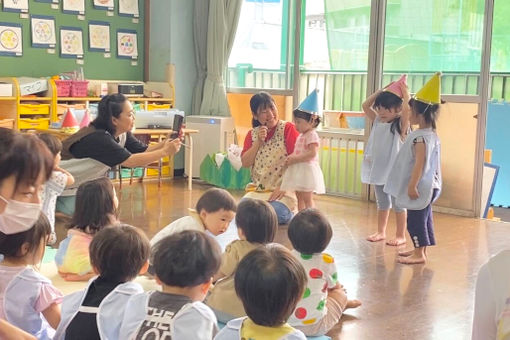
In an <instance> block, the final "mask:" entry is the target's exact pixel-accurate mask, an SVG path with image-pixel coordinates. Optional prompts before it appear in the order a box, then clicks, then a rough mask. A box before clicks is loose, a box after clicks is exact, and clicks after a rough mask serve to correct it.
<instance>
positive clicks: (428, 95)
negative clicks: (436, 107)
mask: <svg viewBox="0 0 510 340" xmlns="http://www.w3.org/2000/svg"><path fill="white" fill-rule="evenodd" d="M414 99H416V100H419V101H420V102H423V103H425V104H441V72H436V73H435V74H434V75H433V76H432V78H430V79H429V81H428V82H426V83H425V85H423V87H422V88H421V89H420V90H419V91H418V92H416V94H415V95H414Z"/></svg>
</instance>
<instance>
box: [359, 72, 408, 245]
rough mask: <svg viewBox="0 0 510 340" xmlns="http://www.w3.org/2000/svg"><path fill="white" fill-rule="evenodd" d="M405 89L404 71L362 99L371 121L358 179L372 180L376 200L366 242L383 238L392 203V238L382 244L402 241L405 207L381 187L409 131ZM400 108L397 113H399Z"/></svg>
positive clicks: (404, 240) (366, 181)
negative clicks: (374, 226)
mask: <svg viewBox="0 0 510 340" xmlns="http://www.w3.org/2000/svg"><path fill="white" fill-rule="evenodd" d="M408 102H409V92H408V90H407V85H406V75H402V77H401V78H400V79H399V80H398V81H396V82H394V83H391V84H390V85H389V86H387V87H386V88H385V89H384V90H378V91H377V92H375V93H374V94H372V95H371V96H369V97H368V98H367V99H366V100H365V102H364V103H363V105H362V107H363V111H364V112H365V115H366V116H367V117H368V118H369V119H370V120H371V121H372V122H373V125H372V130H371V131H370V137H369V138H368V142H367V145H366V148H365V152H364V159H363V163H362V165H361V181H362V182H363V183H366V184H372V185H373V188H374V190H375V198H376V202H377V232H376V233H374V234H372V235H370V236H368V237H367V240H368V241H370V242H378V241H382V240H384V239H386V226H387V224H388V216H389V213H390V209H391V208H392V205H393V210H394V211H395V216H396V220H397V231H396V235H395V239H393V240H389V241H387V242H386V244H388V245H390V246H399V245H402V244H405V243H406V237H405V224H406V210H405V209H404V208H402V207H399V206H398V205H397V204H395V198H394V197H392V196H391V195H389V194H387V193H385V192H384V191H383V188H384V185H385V184H386V181H387V179H388V175H389V173H390V170H391V168H392V166H393V162H394V161H395V158H396V156H397V154H398V151H399V150H400V148H401V147H402V144H403V143H404V139H405V137H406V136H407V133H408V131H409V106H408ZM400 112H401V113H400Z"/></svg>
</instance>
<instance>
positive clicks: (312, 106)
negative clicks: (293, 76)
mask: <svg viewBox="0 0 510 340" xmlns="http://www.w3.org/2000/svg"><path fill="white" fill-rule="evenodd" d="M298 109H299V110H301V111H303V112H306V113H309V114H312V115H317V116H319V117H320V116H322V110H320V108H319V90H317V89H315V90H313V91H312V92H310V94H309V95H308V97H306V98H305V100H303V101H302V102H301V104H299V106H298Z"/></svg>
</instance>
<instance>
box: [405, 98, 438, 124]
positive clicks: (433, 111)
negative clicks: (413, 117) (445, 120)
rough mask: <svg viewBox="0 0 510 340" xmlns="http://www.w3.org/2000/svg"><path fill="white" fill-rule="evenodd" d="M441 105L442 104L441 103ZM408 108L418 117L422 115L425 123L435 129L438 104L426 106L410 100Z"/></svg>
mask: <svg viewBox="0 0 510 340" xmlns="http://www.w3.org/2000/svg"><path fill="white" fill-rule="evenodd" d="M441 103H443V102H442V101H441ZM409 106H410V107H411V110H412V111H413V112H414V113H416V114H419V115H423V118H424V119H425V122H426V123H427V124H430V126H432V129H433V130H435V129H436V121H437V118H438V117H439V104H427V103H424V102H422V101H419V100H417V99H414V98H411V99H410V100H409Z"/></svg>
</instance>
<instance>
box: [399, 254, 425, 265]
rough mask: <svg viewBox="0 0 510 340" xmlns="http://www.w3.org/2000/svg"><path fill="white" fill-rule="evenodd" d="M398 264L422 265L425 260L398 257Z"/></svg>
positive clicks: (421, 257) (414, 257)
mask: <svg viewBox="0 0 510 340" xmlns="http://www.w3.org/2000/svg"><path fill="white" fill-rule="evenodd" d="M397 261H398V263H402V264H422V263H425V262H426V261H427V259H426V258H425V257H424V256H415V255H413V256H409V257H399V258H398V260H397Z"/></svg>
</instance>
